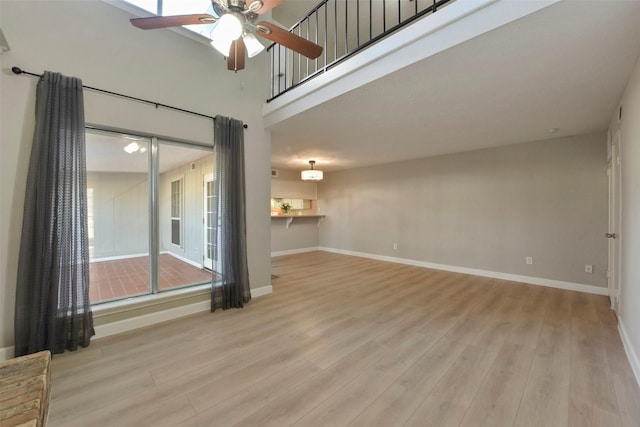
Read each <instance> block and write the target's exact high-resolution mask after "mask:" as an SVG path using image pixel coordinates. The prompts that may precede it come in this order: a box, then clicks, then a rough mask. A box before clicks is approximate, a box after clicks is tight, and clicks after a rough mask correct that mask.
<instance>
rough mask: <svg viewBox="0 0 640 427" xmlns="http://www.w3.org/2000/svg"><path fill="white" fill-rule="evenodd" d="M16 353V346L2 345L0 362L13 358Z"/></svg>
mask: <svg viewBox="0 0 640 427" xmlns="http://www.w3.org/2000/svg"><path fill="white" fill-rule="evenodd" d="M14 354H15V348H14V347H13V346H12V345H10V346H9V347H0V362H4V361H5V360H9V359H13V355H14Z"/></svg>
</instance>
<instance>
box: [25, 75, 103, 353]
mask: <svg viewBox="0 0 640 427" xmlns="http://www.w3.org/2000/svg"><path fill="white" fill-rule="evenodd" d="M86 174H87V172H86V159H85V123H84V105H83V98H82V81H80V80H79V79H77V78H73V77H64V76H62V75H61V74H58V73H51V72H45V73H44V75H43V76H42V78H41V79H40V81H39V82H38V87H37V93H36V127H35V133H34V137H33V146H32V148H31V160H30V163H29V171H28V176H27V188H26V195H25V203H24V218H23V223H22V240H21V244H20V258H19V262H18V282H17V287H16V308H15V323H14V329H15V355H16V356H22V355H24V354H29V353H34V352H37V351H41V350H50V351H51V352H52V353H62V352H64V351H65V349H67V350H76V349H77V348H78V346H79V345H80V346H83V347H86V346H88V345H89V340H90V338H91V336H93V335H94V329H93V319H92V315H91V305H90V303H89V252H88V248H89V244H88V238H87V192H86Z"/></svg>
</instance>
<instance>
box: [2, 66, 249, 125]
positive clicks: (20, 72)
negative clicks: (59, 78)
mask: <svg viewBox="0 0 640 427" xmlns="http://www.w3.org/2000/svg"><path fill="white" fill-rule="evenodd" d="M11 71H13V74H18V75H19V74H26V75H29V76H33V77H42V74H36V73H30V72H29V71H24V70H23V69H21V68H19V67H11ZM82 87H83V88H84V89H89V90H93V91H95V92H101V93H106V94H108V95H114V96H119V97H120V98H126V99H131V100H133V101H138V102H144V103H145V104H151V105H155V107H156V108H158V107H163V108H167V109H169V110H174V111H180V112H182V113H187V114H193V115H195V116H200V117H206V118H207V119H211V120H213V121H214V122H215V120H216V118H215V117H213V116H208V115H206V114H202V113H196V112H195V111H189V110H185V109H183V108H178V107H174V106H171V105H167V104H161V103H160V102H154V101H149V100H148V99H142V98H136V97H134V96H129V95H124V94H122V93H118V92H111V91H109V90H104V89H98V88H96V87H91V86H85V85H82ZM243 127H244V128H245V129H247V128H248V127H249V126H248V125H245V124H243Z"/></svg>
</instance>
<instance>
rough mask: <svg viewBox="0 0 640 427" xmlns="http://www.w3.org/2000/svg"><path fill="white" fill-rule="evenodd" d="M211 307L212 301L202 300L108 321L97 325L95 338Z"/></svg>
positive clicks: (206, 309)
mask: <svg viewBox="0 0 640 427" xmlns="http://www.w3.org/2000/svg"><path fill="white" fill-rule="evenodd" d="M210 309H211V303H210V301H200V302H196V303H193V304H189V305H183V306H182V307H175V308H170V309H167V310H162V311H158V312H155V313H149V314H143V315H142V316H136V317H132V318H130V319H124V320H119V321H117V322H111V323H107V324H106V325H98V326H96V327H95V330H96V335H95V337H94V339H99V338H104V337H108V336H111V335H115V334H121V333H123V332H129V331H133V330H135V329H140V328H144V327H145V326H151V325H155V324H156V323H161V322H166V321H167V320H173V319H178V318H180V317H184V316H188V315H190V314H195V313H201V312H203V311H208V310H210Z"/></svg>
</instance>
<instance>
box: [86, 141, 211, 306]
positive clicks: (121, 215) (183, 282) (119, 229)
mask: <svg viewBox="0 0 640 427" xmlns="http://www.w3.org/2000/svg"><path fill="white" fill-rule="evenodd" d="M86 137H87V138H86V141H87V150H86V151H87V201H88V230H89V246H90V265H89V271H90V299H91V303H92V304H95V303H101V302H106V301H113V300H117V299H123V298H130V297H135V296H140V295H145V294H150V293H156V292H160V291H162V290H168V289H174V288H178V287H184V286H191V285H195V284H201V283H210V282H211V278H212V272H211V269H212V267H213V263H212V262H210V261H209V260H210V258H209V256H210V253H209V252H207V247H206V245H204V246H203V241H206V236H207V230H208V229H209V228H210V225H211V222H210V219H209V218H208V217H206V215H205V213H206V210H207V204H206V194H207V187H206V181H205V180H206V177H208V176H211V175H212V172H213V154H212V149H211V148H208V147H200V146H196V145H189V144H184V143H176V142H171V141H158V140H157V139H156V138H151V137H143V136H136V135H131V134H122V133H115V132H108V131H103V130H97V129H87V133H86Z"/></svg>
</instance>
